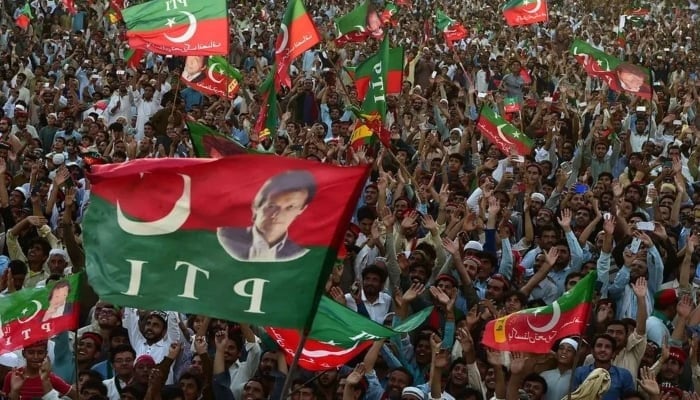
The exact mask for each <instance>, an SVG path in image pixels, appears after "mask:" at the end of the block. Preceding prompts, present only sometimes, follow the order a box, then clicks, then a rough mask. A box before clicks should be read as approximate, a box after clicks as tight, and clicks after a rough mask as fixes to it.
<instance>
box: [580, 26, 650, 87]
mask: <svg viewBox="0 0 700 400" xmlns="http://www.w3.org/2000/svg"><path fill="white" fill-rule="evenodd" d="M569 51H570V52H571V54H573V55H574V56H575V57H576V60H577V61H578V62H579V63H580V64H581V65H583V68H584V69H585V70H586V73H588V75H590V76H591V77H594V78H600V79H602V80H603V81H605V82H606V83H607V85H608V87H609V88H610V89H612V90H614V91H616V92H627V93H631V94H634V95H636V96H639V97H642V98H645V99H648V100H651V97H652V86H651V73H650V72H649V70H648V69H646V68H644V67H641V66H639V65H635V64H632V63H628V62H623V61H622V60H620V59H619V58H617V57H614V56H611V55H608V54H606V53H604V52H602V51H600V50H598V49H596V48H595V47H593V46H591V45H590V44H588V43H586V42H584V41H582V40H579V39H576V40H574V42H573V43H572V44H571V48H570V50H569Z"/></svg>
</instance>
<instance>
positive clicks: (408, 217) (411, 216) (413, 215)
mask: <svg viewBox="0 0 700 400" xmlns="http://www.w3.org/2000/svg"><path fill="white" fill-rule="evenodd" d="M417 219H418V213H417V212H416V211H411V212H410V213H408V214H404V216H403V220H402V221H401V227H402V228H404V229H409V228H412V227H413V226H415V225H416V220H417Z"/></svg>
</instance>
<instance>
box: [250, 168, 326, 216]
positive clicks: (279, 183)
mask: <svg viewBox="0 0 700 400" xmlns="http://www.w3.org/2000/svg"><path fill="white" fill-rule="evenodd" d="M301 190H306V192H307V193H308V196H306V202H304V206H306V205H307V204H309V203H310V202H311V200H313V198H314V196H315V195H316V179H315V178H314V176H313V175H312V174H311V173H310V172H308V171H304V170H294V171H286V172H282V173H281V174H277V175H275V176H273V177H271V178H270V179H268V180H267V182H265V184H264V185H263V186H262V187H261V188H260V191H258V194H257V195H256V196H255V200H253V207H255V208H258V207H260V206H261V205H262V204H263V203H264V202H265V201H267V199H269V198H270V197H271V196H275V195H277V194H280V193H288V192H296V191H301Z"/></svg>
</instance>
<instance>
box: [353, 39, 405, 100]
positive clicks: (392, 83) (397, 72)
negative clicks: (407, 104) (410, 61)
mask: <svg viewBox="0 0 700 400" xmlns="http://www.w3.org/2000/svg"><path fill="white" fill-rule="evenodd" d="M381 62H382V55H381V51H380V52H378V53H376V54H374V55H372V56H371V57H370V58H368V59H366V60H365V61H363V62H362V63H361V64H360V65H358V66H357V67H356V68H355V69H354V72H352V75H351V76H352V77H353V79H354V80H355V89H357V98H358V99H359V100H360V101H363V100H364V99H365V97H366V96H367V91H368V89H369V88H370V82H371V80H372V74H373V73H374V69H375V67H376V66H377V65H378V64H380V63H381ZM387 62H388V64H384V66H387V65H388V68H387V67H385V68H384V69H385V70H386V73H387V77H386V81H385V88H384V90H385V92H386V94H388V95H395V94H399V93H401V88H402V86H403V64H404V51H403V47H395V48H393V49H389V60H388V61H387ZM346 70H348V68H346ZM348 73H350V71H348Z"/></svg>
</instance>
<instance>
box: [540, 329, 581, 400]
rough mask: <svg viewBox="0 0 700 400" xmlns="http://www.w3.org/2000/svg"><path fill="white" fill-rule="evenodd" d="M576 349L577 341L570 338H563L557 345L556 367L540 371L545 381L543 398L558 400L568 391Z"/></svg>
mask: <svg viewBox="0 0 700 400" xmlns="http://www.w3.org/2000/svg"><path fill="white" fill-rule="evenodd" d="M577 351H578V342H577V341H576V340H574V339H572V338H564V339H562V340H561V342H559V346H558V347H557V352H556V357H557V360H556V361H557V367H556V368H554V369H550V370H548V371H544V372H542V373H541V374H540V375H541V376H542V377H543V378H544V380H545V381H547V393H546V394H545V400H560V399H563V398H564V397H566V394H567V393H569V382H570V381H571V373H572V372H573V370H574V369H573V368H574V357H575V356H576V352H577Z"/></svg>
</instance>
